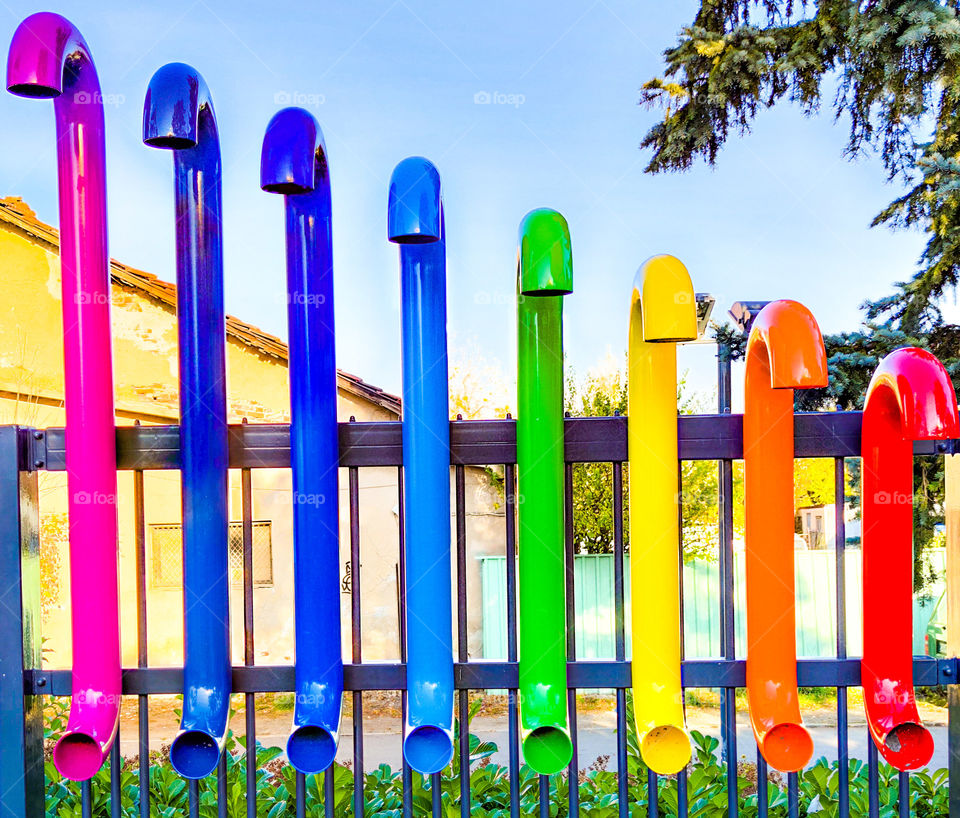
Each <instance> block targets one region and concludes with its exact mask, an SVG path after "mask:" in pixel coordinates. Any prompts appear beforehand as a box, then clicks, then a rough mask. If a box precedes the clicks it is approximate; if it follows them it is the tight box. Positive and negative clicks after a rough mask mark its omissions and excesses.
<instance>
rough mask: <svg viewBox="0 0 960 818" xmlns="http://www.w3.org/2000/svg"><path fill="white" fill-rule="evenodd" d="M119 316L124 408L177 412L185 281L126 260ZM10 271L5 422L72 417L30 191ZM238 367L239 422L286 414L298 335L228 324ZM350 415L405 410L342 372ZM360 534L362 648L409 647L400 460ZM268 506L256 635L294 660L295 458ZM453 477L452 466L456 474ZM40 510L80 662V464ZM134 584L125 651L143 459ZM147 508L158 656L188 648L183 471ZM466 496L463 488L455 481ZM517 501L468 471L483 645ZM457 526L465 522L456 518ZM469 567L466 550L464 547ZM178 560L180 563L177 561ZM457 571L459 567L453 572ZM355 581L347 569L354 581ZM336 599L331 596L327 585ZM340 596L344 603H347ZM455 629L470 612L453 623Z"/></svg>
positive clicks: (125, 419)
mask: <svg viewBox="0 0 960 818" xmlns="http://www.w3.org/2000/svg"><path fill="white" fill-rule="evenodd" d="M112 274H113V285H112V292H111V300H112V323H113V329H114V338H113V350H114V362H113V365H114V380H115V395H116V407H117V423H118V424H132V423H134V422H135V421H136V420H139V421H140V422H141V423H144V424H152V423H176V422H177V416H178V408H177V407H178V404H177V381H176V376H177V336H176V315H175V309H174V307H173V298H174V293H173V288H172V286H171V285H169V284H166V283H164V282H160V281H158V280H157V279H155V278H154V277H153V276H150V275H149V274H146V273H142V272H140V271H136V270H131V269H130V268H126V267H124V266H123V265H120V264H117V263H115V264H114V268H113V269H112ZM0 275H2V276H3V280H4V281H5V282H6V283H7V288H6V298H5V300H4V305H3V306H2V307H0V423H19V424H24V425H30V426H36V427H40V428H43V427H50V426H62V425H63V421H64V416H63V410H62V394H63V377H62V371H63V359H62V350H61V318H60V312H61V310H60V306H61V305H60V276H59V262H58V250H57V246H56V233H55V232H54V231H53V230H52V229H51V228H49V227H48V226H46V225H43V224H41V223H39V222H37V221H36V220H35V218H34V217H33V215H32V213H31V212H30V211H29V209H28V208H26V207H25V206H24V205H22V203H20V202H18V201H17V200H9V199H8V200H2V201H0ZM227 383H228V403H229V406H228V409H229V418H230V421H231V422H233V423H238V422H240V421H241V419H243V418H246V419H247V420H248V421H249V422H250V423H257V422H267V423H269V422H287V421H288V420H289V400H288V382H287V361H286V348H285V347H284V345H283V344H282V342H280V341H279V340H278V339H276V338H272V337H271V336H268V335H266V334H264V333H262V332H261V331H260V330H257V329H256V328H255V327H251V326H249V325H246V324H243V323H242V322H239V321H237V320H236V319H231V320H230V322H229V324H228V345H227ZM338 391H339V415H340V419H341V420H343V421H345V420H347V419H349V418H350V417H355V418H356V420H357V421H358V422H364V421H374V420H377V421H385V420H396V419H397V417H398V410H399V402H398V401H397V399H396V398H394V397H392V396H390V395H385V394H383V393H381V392H379V390H377V389H376V388H374V387H370V386H369V385H366V384H363V382H362V381H360V380H359V379H356V378H353V377H352V376H347V375H344V376H342V377H341V378H340V382H339V390H338ZM358 478H359V487H360V492H359V507H360V542H361V555H362V559H361V569H360V571H361V573H360V577H361V620H362V629H363V658H364V660H365V661H370V660H391V659H396V658H397V657H398V656H399V641H398V640H399V628H398V622H397V617H398V585H397V564H398V556H399V520H398V511H399V497H398V470H397V469H395V468H363V469H360V470H359V475H358ZM252 484H253V518H254V520H258V521H268V522H269V523H270V543H271V550H272V562H271V566H272V579H271V581H270V582H269V583H267V584H263V585H258V586H257V587H256V588H255V590H254V617H255V650H256V661H257V663H258V664H287V663H290V662H292V661H293V655H294V643H293V596H292V582H293V574H292V557H293V551H292V549H293V546H292V533H293V532H292V514H291V491H290V472H289V470H287V469H255V470H254V471H253V472H252ZM451 484H452V481H451ZM40 486H41V492H40V495H41V501H40V508H41V524H42V526H43V528H44V531H45V532H46V537H45V558H46V559H45V564H46V566H47V571H46V572H45V576H44V583H45V589H44V599H45V605H44V621H43V635H44V639H45V657H46V661H47V663H48V665H49V666H51V667H68V666H69V665H70V662H71V649H70V608H69V594H70V582H69V554H68V546H67V542H66V537H65V536H64V532H65V525H64V522H65V512H66V507H67V504H66V479H65V475H64V474H63V473H44V474H42V475H41V479H40ZM118 486H119V502H118V514H119V519H120V578H121V579H120V589H121V590H120V595H121V609H122V610H121V629H122V644H123V660H124V663H125V664H126V665H128V666H129V665H132V664H135V663H136V656H137V651H136V636H137V634H136V607H135V604H136V595H135V594H136V591H135V589H136V556H135V544H136V539H135V536H136V532H135V528H134V505H133V475H132V473H131V472H120V473H119V476H118ZM144 489H145V491H144V496H145V502H144V512H145V521H146V524H147V554H146V557H147V561H146V566H147V609H148V617H147V627H148V645H149V660H150V663H151V664H152V665H157V666H164V665H177V664H180V663H181V662H182V643H183V628H182V597H181V593H182V591H181V588H180V586H179V582H174V583H170V582H156V581H155V559H156V558H157V556H158V553H157V552H155V548H154V542H153V537H152V531H153V529H151V526H154V525H171V524H173V525H175V524H178V523H179V522H180V482H179V473H178V472H176V471H154V472H147V473H146V474H145V476H144ZM451 507H453V497H452V494H451ZM230 512H231V519H232V520H236V521H239V520H240V519H241V517H242V515H241V488H240V474H239V472H231V475H230ZM503 513H504V507H503V503H502V501H501V498H500V497H499V493H498V490H497V489H496V488H495V487H494V486H493V484H492V483H491V481H490V480H489V479H488V476H487V475H486V473H485V472H484V471H483V470H482V469H474V468H468V469H467V472H466V514H467V518H466V522H467V543H468V546H467V547H468V559H467V570H468V577H467V592H468V631H469V644H470V650H471V654H472V655H473V656H475V657H476V656H479V655H480V652H481V644H482V636H481V617H482V612H481V605H480V600H481V588H480V571H479V557H480V556H481V555H485V554H496V553H499V554H503V553H504V525H505V522H504V516H503ZM340 519H341V558H340V566H341V571H340V572H341V578H342V579H345V576H346V573H347V562H348V560H349V559H350V539H349V531H350V529H349V502H348V493H347V474H346V471H345V470H341V475H340ZM451 527H453V526H451ZM454 571H455V560H454ZM167 573H169V572H167ZM455 581H456V577H455V575H454V576H452V577H451V582H452V583H454V586H453V587H454V588H455ZM344 584H345V585H347V586H348V585H349V583H348V582H345V583H344ZM350 600H351V596H350V593H348V592H341V594H340V596H339V599H338V600H337V603H338V604H340V608H341V621H342V623H343V634H342V636H343V643H344V656H345V658H347V659H349V656H350V609H351V605H350ZM318 603H319V604H330V603H331V601H327V600H323V601H319V600H318ZM337 603H334V604H337ZM242 617H243V606H242V593H241V590H240V588H239V586H237V587H234V588H233V590H232V592H231V627H232V639H233V648H234V658H235V661H237V662H240V661H242V657H243V618H242ZM452 628H453V631H454V633H455V623H452Z"/></svg>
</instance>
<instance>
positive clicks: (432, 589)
mask: <svg viewBox="0 0 960 818" xmlns="http://www.w3.org/2000/svg"><path fill="white" fill-rule="evenodd" d="M387 234H388V237H389V239H390V241H392V242H396V243H397V244H399V245H400V300H401V312H402V325H403V331H402V336H403V475H404V477H403V510H404V547H405V555H406V576H405V577H404V582H405V587H406V602H407V696H408V698H407V723H406V725H405V731H404V738H403V756H404V758H405V759H406V760H407V763H408V764H409V765H410V766H411V767H412V768H413V769H415V770H417V771H418V772H421V773H425V774H428V773H435V772H439V771H440V770H442V769H443V768H444V767H446V766H447V765H448V764H449V763H450V761H451V760H452V759H453V635H452V627H453V626H452V621H453V620H452V604H451V590H450V582H451V579H450V416H449V402H448V390H447V294H446V275H447V271H446V249H445V246H444V227H443V205H442V203H441V198H440V174H439V173H438V172H437V169H436V168H435V167H434V166H433V164H432V163H430V162H429V161H428V160H426V159H423V158H422V157H418V156H415V157H410V158H409V159H404V160H403V161H402V162H401V163H400V164H399V165H397V167H396V168H395V169H394V171H393V176H392V177H391V179H390V194H389V200H388V204H387Z"/></svg>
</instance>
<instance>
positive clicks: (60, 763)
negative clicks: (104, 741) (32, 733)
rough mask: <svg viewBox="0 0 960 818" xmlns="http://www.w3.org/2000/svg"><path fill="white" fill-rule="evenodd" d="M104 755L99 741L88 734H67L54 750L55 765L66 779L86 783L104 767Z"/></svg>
mask: <svg viewBox="0 0 960 818" xmlns="http://www.w3.org/2000/svg"><path fill="white" fill-rule="evenodd" d="M103 759H104V754H103V751H102V750H101V749H100V745H99V744H98V743H97V740H96V739H95V738H93V737H92V736H88V735H87V734H86V733H67V734H66V735H65V736H61V738H60V740H59V741H58V742H57V744H56V746H55V747H54V748H53V763H54V765H55V766H56V768H57V770H58V771H59V772H60V775H62V776H63V777H64V778H69V779H70V780H71V781H86V780H87V779H88V778H93V777H94V776H95V775H96V774H97V773H98V772H99V770H100V768H101V767H102V766H103Z"/></svg>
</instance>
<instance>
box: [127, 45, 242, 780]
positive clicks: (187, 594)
mask: <svg viewBox="0 0 960 818" xmlns="http://www.w3.org/2000/svg"><path fill="white" fill-rule="evenodd" d="M143 141H144V142H145V143H146V144H147V145H150V146H152V147H155V148H166V149H168V150H172V151H173V164H174V179H175V213H176V241H177V321H178V332H179V344H180V474H181V492H182V498H183V499H182V502H183V618H184V670H183V713H182V716H181V720H180V732H179V733H178V734H177V737H176V738H175V739H174V740H173V744H172V745H171V747H170V763H171V764H172V765H173V767H174V769H175V770H176V771H177V772H178V773H180V774H181V775H182V776H184V777H185V778H191V779H197V778H203V777H204V776H206V775H208V774H210V773H212V772H213V771H214V770H215V769H216V767H217V762H218V761H219V759H220V752H221V750H222V748H223V741H224V737H225V735H226V731H227V717H228V715H229V708H230V613H229V611H230V599H229V594H230V589H229V566H228V559H227V468H228V463H229V461H228V449H227V390H226V349H225V348H226V338H225V317H224V309H223V244H222V236H221V225H222V218H221V199H222V196H221V191H220V143H219V139H218V136H217V122H216V117H215V115H214V112H213V102H212V100H211V98H210V92H209V91H208V90H207V85H206V83H205V82H204V81H203V77H201V76H200V74H199V73H198V72H197V71H196V70H195V69H193V68H191V67H190V66H189V65H184V64H183V63H170V64H169V65H165V66H163V68H160V69H159V70H158V71H157V72H156V73H155V74H154V75H153V77H152V79H151V80H150V85H149V86H148V88H147V96H146V99H145V100H144V103H143Z"/></svg>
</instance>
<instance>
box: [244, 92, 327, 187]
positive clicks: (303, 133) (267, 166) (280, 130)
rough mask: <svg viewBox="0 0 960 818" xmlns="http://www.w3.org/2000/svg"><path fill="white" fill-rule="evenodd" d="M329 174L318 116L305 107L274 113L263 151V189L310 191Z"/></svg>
mask: <svg viewBox="0 0 960 818" xmlns="http://www.w3.org/2000/svg"><path fill="white" fill-rule="evenodd" d="M326 175H327V146H326V144H325V143H324V141H323V131H321V130H320V123H319V122H317V120H316V117H314V116H313V114H311V113H309V112H308V111H305V110H303V108H284V109H283V110H282V111H278V112H277V113H276V114H274V115H273V118H272V119H271V120H270V123H269V124H268V125H267V132H266V133H265V134H264V136H263V148H262V150H261V153H260V189H261V190H265V191H266V192H267V193H283V194H287V195H290V194H297V193H309V192H310V191H312V190H314V189H315V188H316V187H317V182H318V180H319V179H321V178H323V177H324V176H326Z"/></svg>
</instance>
